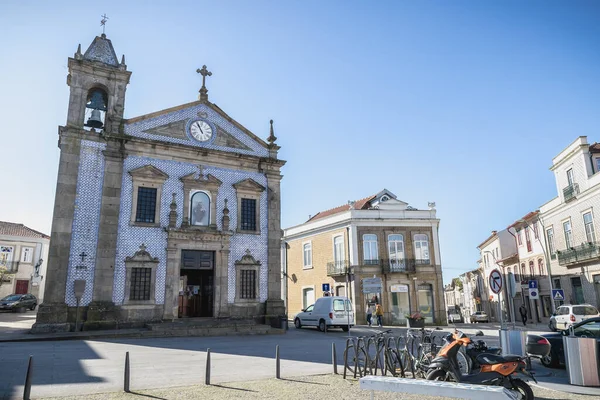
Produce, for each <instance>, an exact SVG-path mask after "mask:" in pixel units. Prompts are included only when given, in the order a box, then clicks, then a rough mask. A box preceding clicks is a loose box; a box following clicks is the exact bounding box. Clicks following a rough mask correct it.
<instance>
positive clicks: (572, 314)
mask: <svg viewBox="0 0 600 400" xmlns="http://www.w3.org/2000/svg"><path fill="white" fill-rule="evenodd" d="M594 317H600V313H599V312H598V309H597V308H596V307H594V306H592V305H590V304H578V305H568V304H567V305H562V306H560V307H558V308H557V309H556V312H555V313H554V314H552V316H551V317H550V322H548V327H549V328H550V330H551V331H553V332H556V331H557V330H562V329H569V327H570V326H573V325H575V324H577V323H578V322H581V321H585V320H586V319H590V318H594Z"/></svg>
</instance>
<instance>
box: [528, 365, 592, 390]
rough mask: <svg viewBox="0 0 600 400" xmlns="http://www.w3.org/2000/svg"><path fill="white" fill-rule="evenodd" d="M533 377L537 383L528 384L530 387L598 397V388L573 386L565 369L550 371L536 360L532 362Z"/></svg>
mask: <svg viewBox="0 0 600 400" xmlns="http://www.w3.org/2000/svg"><path fill="white" fill-rule="evenodd" d="M532 364H533V370H534V372H535V374H534V376H535V378H536V379H537V381H538V383H537V384H535V383H533V382H529V383H530V384H531V385H532V386H536V387H541V388H544V389H549V390H555V391H558V392H561V393H577V394H584V395H588V396H598V397H600V388H599V387H584V386H575V385H571V384H570V383H569V376H568V375H567V370H566V369H550V368H546V367H544V366H543V365H542V364H541V363H540V362H539V361H538V360H532Z"/></svg>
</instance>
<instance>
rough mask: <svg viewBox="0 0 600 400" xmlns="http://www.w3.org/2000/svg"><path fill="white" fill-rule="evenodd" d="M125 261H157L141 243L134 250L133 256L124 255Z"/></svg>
mask: <svg viewBox="0 0 600 400" xmlns="http://www.w3.org/2000/svg"><path fill="white" fill-rule="evenodd" d="M125 262H152V263H158V258H157V257H152V256H151V255H150V253H148V252H147V251H146V246H145V245H144V244H143V243H142V245H141V246H140V249H139V250H138V251H136V252H135V254H134V255H133V257H129V256H128V257H125Z"/></svg>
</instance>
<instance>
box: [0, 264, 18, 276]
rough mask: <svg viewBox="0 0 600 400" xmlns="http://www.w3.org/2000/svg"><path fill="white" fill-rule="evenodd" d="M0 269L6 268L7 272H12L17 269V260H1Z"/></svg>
mask: <svg viewBox="0 0 600 400" xmlns="http://www.w3.org/2000/svg"><path fill="white" fill-rule="evenodd" d="M0 269H1V270H4V269H6V272H8V273H9V274H14V273H16V272H18V271H19V261H2V262H0Z"/></svg>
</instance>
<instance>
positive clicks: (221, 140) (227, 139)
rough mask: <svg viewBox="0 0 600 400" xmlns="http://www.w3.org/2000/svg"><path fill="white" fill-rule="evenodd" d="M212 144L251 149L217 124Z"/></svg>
mask: <svg viewBox="0 0 600 400" xmlns="http://www.w3.org/2000/svg"><path fill="white" fill-rule="evenodd" d="M214 145H215V146H222V147H230V148H232V149H242V150H249V151H252V149H251V148H250V147H248V146H246V145H245V144H244V143H242V142H240V141H239V140H237V139H236V138H235V137H234V136H233V135H232V134H230V133H227V132H226V131H225V130H224V129H223V128H221V127H220V126H219V125H217V137H216V138H215V141H214Z"/></svg>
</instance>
